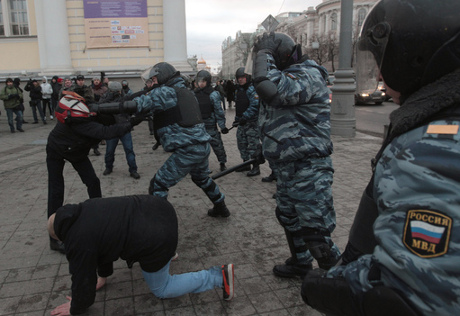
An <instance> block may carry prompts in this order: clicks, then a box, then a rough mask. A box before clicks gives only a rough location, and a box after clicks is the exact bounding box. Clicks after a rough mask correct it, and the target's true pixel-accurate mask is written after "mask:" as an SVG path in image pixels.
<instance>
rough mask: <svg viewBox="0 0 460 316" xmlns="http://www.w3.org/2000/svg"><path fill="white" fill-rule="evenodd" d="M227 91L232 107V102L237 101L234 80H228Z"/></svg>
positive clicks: (229, 106)
mask: <svg viewBox="0 0 460 316" xmlns="http://www.w3.org/2000/svg"><path fill="white" fill-rule="evenodd" d="M225 92H226V94H227V102H228V108H231V107H232V103H233V102H234V101H235V84H234V83H233V80H227V81H226V84H225Z"/></svg>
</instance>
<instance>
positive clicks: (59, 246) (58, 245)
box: [50, 238, 65, 254]
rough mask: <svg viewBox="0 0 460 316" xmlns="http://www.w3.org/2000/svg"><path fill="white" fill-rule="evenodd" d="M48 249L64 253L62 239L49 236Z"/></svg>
mask: <svg viewBox="0 0 460 316" xmlns="http://www.w3.org/2000/svg"><path fill="white" fill-rule="evenodd" d="M50 249H51V250H55V251H59V252H60V253H62V254H65V247H64V243H63V242H62V241H59V240H56V239H53V238H50Z"/></svg>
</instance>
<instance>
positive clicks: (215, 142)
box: [206, 126, 227, 163]
mask: <svg viewBox="0 0 460 316" xmlns="http://www.w3.org/2000/svg"><path fill="white" fill-rule="evenodd" d="M206 132H208V134H209V136H211V141H210V144H211V147H212V150H213V151H214V153H215V154H216V156H217V160H218V161H219V162H220V163H226V162H227V154H226V153H225V148H224V143H223V142H222V136H221V134H220V132H219V131H218V130H217V127H216V126H206Z"/></svg>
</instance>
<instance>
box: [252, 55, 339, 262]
mask: <svg viewBox="0 0 460 316" xmlns="http://www.w3.org/2000/svg"><path fill="white" fill-rule="evenodd" d="M258 58H259V57H258ZM264 58H265V57H264ZM266 60H267V67H268V69H269V71H268V75H267V78H268V79H269V80H270V81H271V82H273V83H274V84H276V86H277V90H278V94H279V99H280V100H279V104H276V105H275V106H274V105H270V106H269V105H267V104H266V103H265V102H261V106H260V114H259V128H260V135H261V139H262V148H263V155H264V157H265V158H266V159H267V160H268V161H269V162H270V163H271V164H272V165H273V166H274V169H275V170H276V176H277V193H276V200H277V205H278V208H279V211H280V215H279V216H278V220H279V221H280V222H281V224H282V225H283V227H284V228H285V229H287V230H288V231H289V232H290V233H291V236H292V239H293V243H294V247H295V253H296V257H297V260H298V262H299V263H301V264H310V263H311V261H312V260H313V258H312V256H311V254H310V253H309V251H308V250H307V249H308V247H307V245H306V243H305V241H304V239H305V237H307V236H309V235H311V234H315V233H317V234H320V235H321V236H323V237H324V238H325V240H326V242H327V243H328V244H329V246H330V247H331V250H332V254H331V256H332V257H334V258H338V257H339V255H340V252H339V250H338V248H337V246H335V244H334V243H333V242H332V241H331V238H330V234H331V233H332V231H333V230H334V228H335V226H336V225H335V211H334V207H333V202H332V192H331V185H332V176H333V172H334V169H333V168H332V161H331V158H330V154H331V153H332V142H331V139H330V121H329V111H330V106H329V93H328V89H327V86H326V83H325V79H324V78H326V77H327V71H326V69H324V68H323V67H322V66H318V65H317V64H316V63H315V62H314V61H312V60H306V61H304V62H302V63H299V64H294V65H291V66H289V67H288V68H287V69H284V70H283V71H280V70H278V69H277V68H276V65H275V61H274V59H273V57H272V56H271V55H270V54H266Z"/></svg>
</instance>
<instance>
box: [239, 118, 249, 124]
mask: <svg viewBox="0 0 460 316" xmlns="http://www.w3.org/2000/svg"><path fill="white" fill-rule="evenodd" d="M247 122H248V121H247V120H246V119H245V118H244V117H242V118H240V121H239V124H240V125H241V126H244V125H246V123H247Z"/></svg>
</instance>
